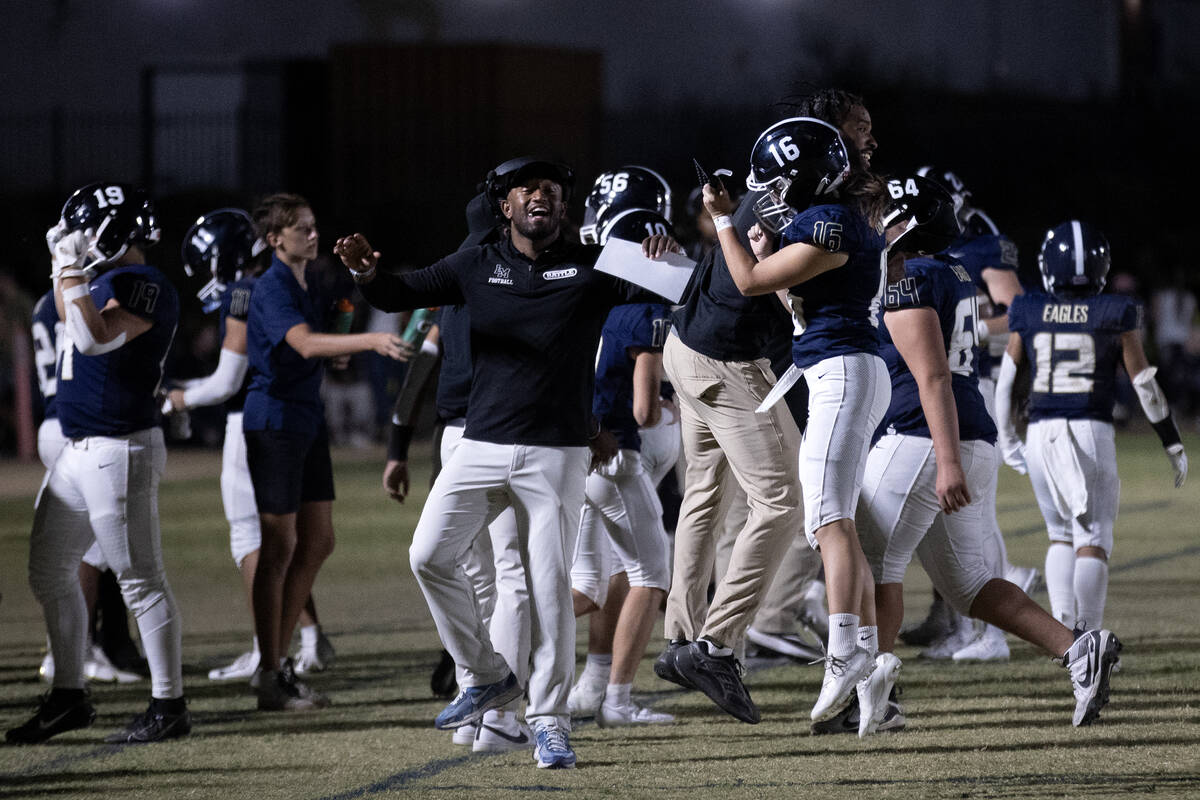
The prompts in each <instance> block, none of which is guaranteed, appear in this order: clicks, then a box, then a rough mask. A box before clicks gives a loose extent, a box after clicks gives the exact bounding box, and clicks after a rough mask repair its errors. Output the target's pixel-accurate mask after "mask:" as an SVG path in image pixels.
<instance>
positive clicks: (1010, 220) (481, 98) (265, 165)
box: [0, 0, 1200, 450]
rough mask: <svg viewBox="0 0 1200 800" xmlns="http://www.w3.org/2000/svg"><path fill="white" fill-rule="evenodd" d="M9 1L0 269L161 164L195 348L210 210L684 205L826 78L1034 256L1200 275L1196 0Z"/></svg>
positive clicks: (400, 215)
mask: <svg viewBox="0 0 1200 800" xmlns="http://www.w3.org/2000/svg"><path fill="white" fill-rule="evenodd" d="M0 18H2V19H3V20H4V25H2V26H0V43H2V45H3V46H0V75H2V76H3V77H2V78H0V80H2V81H3V92H0V235H3V241H4V242H5V243H6V247H5V248H4V250H3V255H0V280H3V281H4V282H5V285H6V286H9V287H11V286H12V284H13V283H14V282H15V284H16V285H17V286H19V287H20V288H21V289H22V290H24V292H25V293H27V294H28V295H29V296H30V297H36V296H37V295H40V294H41V293H42V292H44V291H45V290H46V289H47V288H49V276H48V272H49V270H48V268H47V263H48V259H47V255H46V251H45V244H44V241H43V233H44V231H45V229H46V228H47V227H49V226H50V225H51V224H53V223H54V222H55V220H56V219H57V216H58V213H59V210H60V208H61V205H62V202H63V201H64V200H65V199H66V197H67V196H68V195H69V194H70V192H71V191H72V190H73V189H74V188H76V187H78V186H80V185H83V184H85V183H87V182H90V181H94V180H114V181H116V180H120V181H130V182H135V183H140V184H142V185H144V186H145V187H146V188H148V189H150V190H151V192H152V194H153V195H154V197H155V198H156V203H157V208H158V211H159V219H160V222H161V223H162V225H163V230H164V237H163V242H162V244H161V245H160V246H159V247H157V248H155V249H154V250H152V251H151V253H150V260H151V261H152V262H153V263H156V264H157V265H159V266H160V267H162V268H163V269H164V270H165V271H166V272H167V274H168V275H170V276H172V277H173V278H175V279H177V284H178V286H179V287H180V291H181V295H182V297H183V298H184V307H185V309H188V308H190V309H191V313H190V315H189V318H188V319H186V320H184V321H183V322H182V323H181V328H180V339H181V340H186V339H187V338H188V336H189V335H191V334H192V333H193V332H194V331H195V330H196V329H197V328H198V326H200V325H201V324H202V321H201V320H200V319H199V312H198V308H196V307H195V306H198V304H196V303H190V302H189V301H190V298H191V297H192V295H193V294H194V292H195V290H196V289H197V288H198V287H199V285H200V284H201V283H202V281H201V280H199V279H195V280H193V281H189V279H187V278H186V277H185V276H184V275H183V272H182V269H181V268H180V264H179V255H178V254H179V239H180V237H181V236H182V235H183V233H184V232H185V231H186V229H187V227H188V225H189V224H190V223H191V222H192V221H193V220H194V219H195V217H196V216H197V215H199V214H200V213H202V212H204V211H207V210H209V209H212V208H215V207H218V206H223V205H241V206H246V207H249V206H251V205H253V203H254V202H255V199H256V198H257V197H261V196H262V195H264V194H266V193H269V192H273V191H278V190H288V191H296V192H300V193H302V194H304V195H306V196H307V197H308V198H309V199H310V200H311V201H312V203H313V207H314V210H315V212H316V214H317V218H318V223H319V225H320V226H321V229H322V249H323V250H324V251H326V252H327V251H328V249H329V247H330V246H331V245H332V243H333V241H334V239H335V238H336V237H337V236H339V235H343V234H345V233H348V232H350V231H351V230H361V231H363V232H364V233H366V234H367V235H368V236H369V237H370V238H371V240H372V243H373V244H375V246H376V247H377V248H378V249H380V250H382V251H383V252H384V253H385V255H386V256H387V257H388V258H389V260H394V261H395V262H405V263H411V264H415V265H424V264H426V263H429V262H430V261H432V260H434V259H436V258H437V257H438V256H440V255H442V254H444V253H446V252H449V251H450V250H452V249H453V248H454V247H455V246H456V245H457V244H458V242H459V241H460V240H461V238H462V235H463V230H464V221H463V206H464V204H465V201H466V200H467V199H468V198H469V197H470V196H471V195H472V194H473V192H474V188H475V183H476V182H477V181H478V180H480V179H481V178H482V176H483V174H484V173H485V172H486V170H487V169H488V168H489V167H491V166H494V165H495V164H497V163H499V162H500V161H503V160H505V159H507V158H509V157H511V156H514V155H518V154H522V153H527V152H552V153H558V154H560V155H561V156H562V157H563V158H565V159H566V160H568V161H569V162H571V163H572V164H574V165H575V166H576V169H577V173H578V175H579V182H580V185H581V186H585V187H586V186H588V185H590V183H591V180H592V179H593V177H594V176H595V175H596V173H597V172H599V171H600V170H601V169H603V168H607V167H613V166H616V165H619V164H622V163H642V164H646V165H648V166H651V167H654V168H656V169H658V170H659V171H660V172H661V173H663V174H664V175H665V176H666V177H667V178H668V179H669V180H670V181H671V182H672V185H673V188H674V190H675V195H676V216H677V222H678V218H679V216H681V214H682V207H683V199H684V198H686V196H687V193H688V191H689V190H690V189H691V188H692V183H693V182H694V175H693V174H692V170H691V159H692V157H693V156H697V157H699V158H700V159H701V161H702V162H704V163H706V164H709V165H711V166H713V167H716V166H724V167H728V168H730V169H732V170H734V172H735V174H737V175H738V178H739V179H740V178H742V177H743V176H744V174H745V172H746V168H747V164H748V156H749V150H750V146H751V145H752V144H753V142H754V139H755V138H756V136H757V134H758V132H759V131H760V130H761V129H762V128H763V127H765V126H766V125H767V124H769V123H771V122H773V121H774V120H775V119H777V118H779V117H780V116H783V114H781V113H780V112H779V111H777V110H775V109H774V108H773V107H772V104H773V103H774V101H776V100H777V99H779V98H780V97H782V96H784V95H787V94H789V93H792V92H795V91H798V90H802V88H803V87H804V86H806V85H807V86H810V87H816V86H824V85H836V86H839V87H843V88H846V89H849V90H852V91H855V92H857V93H860V94H862V95H863V96H864V97H865V99H866V103H867V107H868V108H869V110H870V112H871V114H872V117H873V119H874V126H875V135H876V138H877V139H878V141H879V150H878V151H877V153H876V156H875V160H874V162H873V163H874V167H875V168H876V169H877V170H878V171H881V172H891V171H902V170H908V169H912V168H915V167H917V166H919V165H921V164H924V163H935V164H937V165H939V166H941V167H944V168H949V169H953V170H955V171H956V172H958V174H959V175H960V176H961V177H962V178H963V179H964V180H965V181H966V183H967V185H968V187H969V188H970V189H971V190H972V191H973V193H974V197H975V201H976V204H977V205H979V206H981V207H982V208H984V209H985V210H987V211H988V212H989V214H990V215H991V216H992V218H993V219H995V220H996V222H997V223H998V224H999V225H1000V227H1001V229H1002V230H1003V231H1004V232H1006V233H1008V234H1009V235H1010V236H1011V237H1012V238H1013V239H1014V240H1015V241H1016V242H1017V244H1018V245H1019V247H1020V250H1021V260H1022V271H1023V275H1024V276H1026V277H1027V278H1029V277H1033V275H1034V274H1035V270H1036V264H1035V255H1036V251H1037V246H1038V244H1039V243H1040V240H1041V236H1042V233H1043V232H1044V231H1045V230H1046V229H1047V228H1048V227H1050V226H1052V225H1054V224H1057V223H1058V222H1061V221H1063V220H1066V219H1068V218H1072V217H1075V218H1081V219H1085V220H1088V221H1091V222H1093V223H1095V224H1097V225H1099V226H1100V227H1101V229H1102V230H1104V231H1105V232H1106V233H1107V235H1108V237H1109V239H1110V241H1111V242H1112V244H1113V250H1114V254H1115V258H1114V267H1113V269H1114V272H1117V271H1126V272H1130V273H1133V274H1134V275H1135V276H1136V277H1137V278H1138V280H1139V281H1140V284H1141V291H1143V292H1146V291H1148V290H1149V289H1151V288H1153V287H1155V286H1157V285H1160V284H1163V283H1165V282H1175V283H1179V282H1186V283H1188V284H1189V285H1192V284H1194V283H1195V279H1194V277H1193V270H1192V269H1191V267H1192V258H1193V256H1192V252H1191V250H1190V249H1189V248H1187V247H1186V246H1185V241H1186V239H1187V238H1188V237H1190V236H1191V235H1192V228H1193V219H1194V216H1195V212H1196V210H1197V204H1196V202H1195V201H1194V200H1193V199H1192V197H1191V196H1190V195H1189V191H1190V190H1191V189H1192V188H1193V186H1194V184H1195V178H1196V177H1197V173H1196V171H1195V170H1194V168H1193V167H1192V166H1191V150H1190V145H1191V144H1192V138H1193V132H1194V130H1195V129H1196V127H1197V123H1198V122H1200V102H1198V100H1200V88H1197V87H1198V79H1200V48H1197V47H1196V45H1195V42H1196V38H1197V35H1198V34H1200V3H1197V2H1193V0H1063V1H1062V2H1035V1H1034V0H1004V1H1000V0H960V1H957V0H926V2H910V1H909V0H894V2H889V3H882V2H878V3H877V2H846V1H845V0H842V1H841V2H839V1H838V0H790V1H789V0H696V1H694V2H688V1H687V0H663V1H662V2H634V1H633V0H613V1H612V2H599V1H594V2H578V1H577V0H561V1H560V2H552V3H536V2H532V0H448V1H447V2H433V0H293V2H290V3H287V4H282V3H257V2H236V0H107V1H106V2H102V3H96V2H85V1H84V0H41V1H39V2H19V1H18V0H0ZM578 194H579V193H577V199H576V202H575V203H573V206H574V207H575V208H574V211H575V214H574V216H575V217H576V218H577V219H578V218H580V217H581V216H582V211H581V208H582V204H581V202H580V201H579V200H578ZM1193 288H1194V286H1193ZM6 291H8V293H10V294H11V293H12V289H11V288H10V289H8V290H6ZM4 338H5V340H10V337H9V335H8V333H7V332H6V333H5V334H4ZM4 349H5V350H8V349H10V348H7V347H6V348H4ZM8 358H9V357H8V355H5V360H6V361H7V360H8ZM5 371H6V372H8V371H9V370H8V369H7V368H6V370H5ZM5 380H6V381H7V380H8V378H7V377H6V378H5ZM3 449H6V450H7V449H8V448H7V447H4V448H3Z"/></svg>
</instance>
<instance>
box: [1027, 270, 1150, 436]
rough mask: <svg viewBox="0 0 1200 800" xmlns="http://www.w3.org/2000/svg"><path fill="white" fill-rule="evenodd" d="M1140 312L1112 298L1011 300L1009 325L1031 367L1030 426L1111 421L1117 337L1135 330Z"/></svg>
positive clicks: (1036, 296) (1118, 348) (1121, 298)
mask: <svg viewBox="0 0 1200 800" xmlns="http://www.w3.org/2000/svg"><path fill="white" fill-rule="evenodd" d="M1140 308H1141V307H1140V306H1139V305H1138V303H1137V301H1136V300H1134V299H1133V298H1131V297H1125V296H1122V295H1115V294H1102V295H1097V296H1095V297H1081V298H1073V299H1066V300H1060V299H1059V298H1057V297H1052V296H1050V295H1048V294H1042V293H1040V292H1037V293H1033V294H1024V295H1018V296H1017V297H1016V298H1014V299H1013V304H1012V306H1011V307H1010V308H1009V309H1008V327H1009V330H1011V331H1012V332H1014V333H1019V334H1021V343H1022V345H1023V346H1024V348H1025V357H1026V358H1028V359H1029V362H1030V364H1031V365H1032V366H1033V386H1032V389H1031V393H1030V398H1029V421H1030V422H1037V421H1038V420H1042V419H1095V420H1100V421H1102V422H1112V410H1113V404H1114V403H1115V400H1116V395H1115V384H1116V375H1117V364H1118V363H1120V361H1121V356H1122V349H1121V334H1123V333H1125V332H1126V331H1131V330H1134V329H1136V328H1137V327H1138V322H1139V320H1138V315H1139V312H1140Z"/></svg>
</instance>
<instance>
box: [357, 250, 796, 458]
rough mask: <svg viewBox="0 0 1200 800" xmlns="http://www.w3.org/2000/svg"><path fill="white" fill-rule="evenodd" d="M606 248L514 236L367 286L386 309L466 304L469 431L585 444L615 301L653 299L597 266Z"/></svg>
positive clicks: (491, 438) (489, 438) (486, 437)
mask: <svg viewBox="0 0 1200 800" xmlns="http://www.w3.org/2000/svg"><path fill="white" fill-rule="evenodd" d="M599 255H600V248H599V247H596V246H587V245H579V244H572V243H568V242H565V241H562V240H561V239H560V240H559V241H556V242H555V243H554V244H553V245H551V246H550V247H549V248H548V249H546V250H545V251H543V252H542V253H541V254H539V256H538V259H537V261H536V262H535V261H531V260H530V259H529V258H527V257H526V256H525V255H524V254H523V253H521V252H520V251H519V250H517V249H516V248H515V247H513V245H512V242H511V241H510V240H509V239H508V238H507V237H505V238H504V239H503V240H502V241H500V242H496V243H493V244H486V245H483V246H481V247H473V248H469V249H466V250H461V251H459V252H457V253H454V254H453V255H450V256H447V257H446V258H443V259H442V260H440V261H438V262H437V263H435V264H433V265H432V266H429V267H426V268H425V269H422V270H417V271H416V272H408V273H404V274H401V275H391V274H387V273H384V272H380V273H378V274H377V275H376V277H375V279H374V280H373V281H371V282H370V283H367V284H363V285H362V286H361V287H360V288H361V289H362V292H363V295H364V296H365V297H366V298H367V300H368V301H369V302H370V303H371V304H372V305H373V306H375V307H376V308H379V309H381V310H383V311H401V310H404V309H414V308H426V307H428V306H437V305H455V304H459V303H466V305H467V308H468V310H469V311H470V317H471V323H470V325H471V334H470V342H471V360H472V367H473V375H472V380H471V394H470V402H469V404H468V409H467V426H466V430H465V431H464V434H463V435H464V436H466V437H467V438H469V439H476V440H479V441H484V442H494V443H496V444H526V445H543V446H549V447H573V446H584V445H586V444H587V436H588V427H589V416H590V413H591V406H592V386H593V383H594V381H595V359H596V348H597V346H598V345H599V342H600V330H601V328H602V327H603V325H604V320H605V318H607V316H608V312H609V311H610V310H611V309H612V308H613V306H616V305H620V304H621V303H628V302H633V301H636V300H643V299H646V298H647V296H648V295H647V293H646V292H645V291H644V290H642V289H639V288H638V287H637V286H634V285H633V284H631V283H627V282H626V281H623V280H620V279H618V278H614V277H613V276H611V275H607V274H605V273H602V272H596V271H595V269H594V268H593V266H594V264H595V262H596V258H597V257H598V256H599ZM649 296H650V297H654V296H653V295H649ZM776 302H778V301H776Z"/></svg>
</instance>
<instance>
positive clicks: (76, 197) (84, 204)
mask: <svg viewBox="0 0 1200 800" xmlns="http://www.w3.org/2000/svg"><path fill="white" fill-rule="evenodd" d="M60 219H61V224H62V226H63V228H64V230H66V231H68V232H70V231H77V230H83V231H91V234H90V242H89V244H88V263H87V264H85V265H84V271H85V272H86V273H87V274H88V276H89V278H90V277H93V276H95V275H97V274H99V273H101V272H104V271H105V270H106V269H107V268H108V267H110V266H111V265H112V264H113V263H114V262H116V261H117V260H119V259H120V258H121V257H122V256H124V255H125V253H126V251H127V250H128V249H129V246H130V245H139V246H143V247H148V246H150V245H153V244H155V243H156V242H157V241H158V240H159V237H160V236H161V235H162V231H161V229H160V228H159V227H158V220H157V218H156V217H155V214H154V206H153V205H152V204H151V202H150V198H149V196H147V194H146V193H145V192H144V191H142V190H141V189H138V188H136V187H133V186H130V185H129V184H124V183H92V184H88V185H87V186H84V187H82V188H80V189H76V190H75V192H74V193H73V194H72V195H71V196H70V197H69V198H68V199H67V202H66V203H64V204H63V209H62V214H61V216H60Z"/></svg>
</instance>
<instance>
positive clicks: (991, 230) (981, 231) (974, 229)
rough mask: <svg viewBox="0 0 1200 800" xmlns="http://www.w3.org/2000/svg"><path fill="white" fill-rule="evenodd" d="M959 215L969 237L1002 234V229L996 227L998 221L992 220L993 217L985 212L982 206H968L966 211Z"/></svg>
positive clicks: (964, 230)
mask: <svg viewBox="0 0 1200 800" xmlns="http://www.w3.org/2000/svg"><path fill="white" fill-rule="evenodd" d="M959 216H960V217H961V219H962V224H963V232H964V233H965V234H966V235H967V238H969V239H974V238H975V237H977V236H999V235H1000V229H999V228H997V227H996V223H994V222H992V218H991V217H989V216H988V215H987V214H986V213H984V211H983V209H982V208H968V209H967V210H966V213H964V214H960V215H959Z"/></svg>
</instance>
